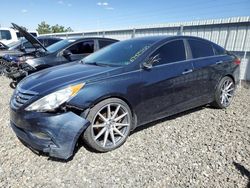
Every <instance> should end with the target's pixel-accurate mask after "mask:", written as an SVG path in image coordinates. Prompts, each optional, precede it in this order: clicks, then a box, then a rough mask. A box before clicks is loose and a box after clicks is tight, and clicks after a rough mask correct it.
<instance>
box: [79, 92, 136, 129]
mask: <svg viewBox="0 0 250 188" xmlns="http://www.w3.org/2000/svg"><path fill="white" fill-rule="evenodd" d="M112 98H117V99H120V100H122V101H124V102H125V103H126V104H127V105H128V107H129V109H130V111H131V114H132V118H133V120H132V127H131V130H134V129H135V128H136V125H137V115H136V113H135V110H134V108H133V105H132V104H131V103H130V102H129V100H128V99H127V98H126V97H125V96H123V95H120V94H111V95H105V96H102V97H100V98H98V99H97V100H95V101H94V102H93V103H92V104H91V106H90V107H89V108H88V109H86V110H85V111H84V112H83V114H84V116H85V117H86V116H87V115H88V113H89V111H90V109H91V108H93V107H94V106H95V105H97V104H98V103H100V102H102V101H104V100H107V99H112Z"/></svg>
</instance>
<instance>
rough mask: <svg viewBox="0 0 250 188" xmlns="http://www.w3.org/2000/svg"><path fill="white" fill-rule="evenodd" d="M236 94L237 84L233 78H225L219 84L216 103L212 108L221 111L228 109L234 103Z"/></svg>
mask: <svg viewBox="0 0 250 188" xmlns="http://www.w3.org/2000/svg"><path fill="white" fill-rule="evenodd" d="M234 93H235V83H234V81H233V79H232V78H230V77H228V76H225V77H224V78H222V79H221V81H220V82H219V84H218V86H217V88H216V91H215V101H214V102H213V103H212V106H214V107H216V108H220V109H224V108H227V107H228V106H230V104H231V103H232V100H233V97H234Z"/></svg>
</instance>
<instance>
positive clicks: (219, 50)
mask: <svg viewBox="0 0 250 188" xmlns="http://www.w3.org/2000/svg"><path fill="white" fill-rule="evenodd" d="M213 48H214V53H215V55H225V54H226V50H225V49H224V48H222V47H220V46H218V45H213Z"/></svg>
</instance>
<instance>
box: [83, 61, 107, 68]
mask: <svg viewBox="0 0 250 188" xmlns="http://www.w3.org/2000/svg"><path fill="white" fill-rule="evenodd" d="M81 63H82V64H84V65H95V66H99V67H107V66H110V65H109V64H104V63H97V62H84V61H81Z"/></svg>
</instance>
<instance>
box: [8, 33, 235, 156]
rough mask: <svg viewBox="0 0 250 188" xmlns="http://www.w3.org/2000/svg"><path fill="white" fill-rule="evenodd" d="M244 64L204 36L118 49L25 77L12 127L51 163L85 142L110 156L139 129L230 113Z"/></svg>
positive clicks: (137, 42)
mask: <svg viewBox="0 0 250 188" xmlns="http://www.w3.org/2000/svg"><path fill="white" fill-rule="evenodd" d="M239 64H240V60H239V59H238V58H237V57H236V56H235V55H233V54H230V53H229V52H227V51H226V50H225V49H223V48H222V47H220V46H218V45H216V44H214V43H212V42H210V41H207V40H204V39H200V38H197V37H188V36H172V37H166V36H154V37H146V38H137V39H131V40H127V41H122V42H118V43H115V44H113V45H111V46H108V47H106V48H104V49H102V50H100V51H98V52H96V53H94V54H92V55H90V56H88V57H86V58H84V59H83V60H82V61H81V62H74V63H70V64H66V65H62V66H58V67H55V68H50V69H46V70H43V71H41V72H38V73H35V74H32V75H30V76H29V77H27V78H25V79H24V80H23V81H22V82H21V83H20V84H19V85H18V87H17V89H16V90H15V92H14V94H13V96H12V98H11V103H10V108H11V112H10V114H11V115H10V123H11V127H12V128H13V130H14V132H15V133H16V135H17V136H18V137H19V138H20V139H21V140H22V141H23V142H24V143H26V144H27V145H28V146H29V147H31V148H33V149H34V150H37V151H42V152H45V153H48V154H49V155H50V156H52V157H57V158H62V159H68V158H69V157H70V156H72V154H73V151H74V148H75V145H76V143H77V141H78V140H79V139H82V140H83V141H84V142H85V143H86V144H88V145H89V146H90V147H91V148H93V149H94V150H96V151H99V152H107V151H111V150H114V149H116V148H118V147H119V146H121V145H122V144H123V143H124V142H125V141H126V139H127V137H128V135H129V134H130V132H131V131H132V130H134V129H135V128H136V127H138V126H141V125H144V124H147V123H149V122H152V121H155V120H158V119H161V118H164V117H167V116H170V115H173V114H176V113H180V112H183V111H186V110H188V109H192V108H195V107H198V106H201V105H205V104H212V105H213V106H215V107H217V108H227V107H228V106H229V105H230V104H231V102H232V100H233V96H234V92H235V89H236V85H237V84H238V83H239ZM149 139H150V138H149Z"/></svg>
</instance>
